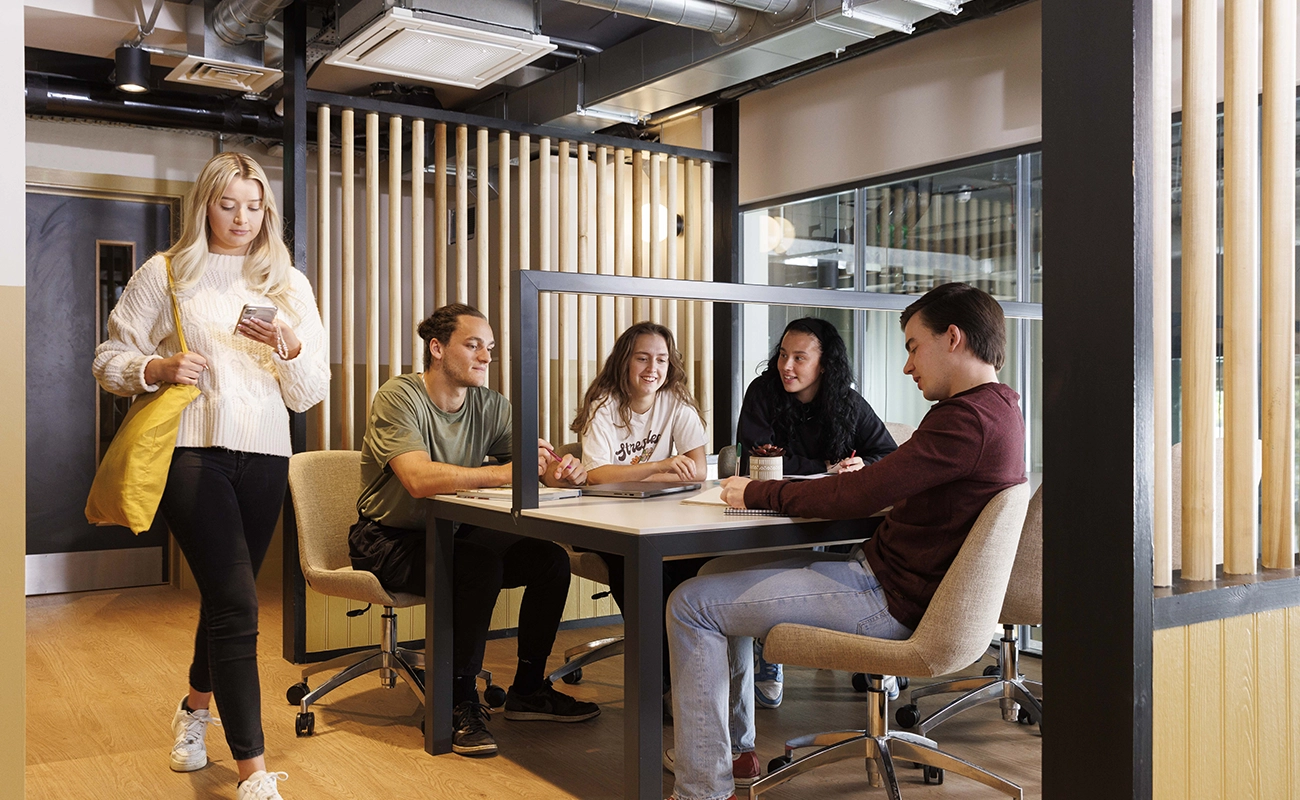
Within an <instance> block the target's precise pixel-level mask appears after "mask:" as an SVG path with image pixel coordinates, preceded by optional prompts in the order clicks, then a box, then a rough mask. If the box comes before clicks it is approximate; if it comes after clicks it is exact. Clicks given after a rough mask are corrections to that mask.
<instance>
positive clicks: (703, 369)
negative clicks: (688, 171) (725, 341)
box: [697, 161, 714, 435]
mask: <svg viewBox="0 0 1300 800" xmlns="http://www.w3.org/2000/svg"><path fill="white" fill-rule="evenodd" d="M700 198H701V201H700V222H701V225H700V264H701V265H702V266H703V268H704V274H703V275H702V276H701V277H702V278H703V279H704V280H706V281H711V280H713V279H714V275H713V165H712V164H710V163H709V162H707V161H706V162H704V163H703V164H701V165H700ZM699 305H700V320H701V323H700V375H701V376H702V380H701V382H700V393H699V394H698V395H697V397H698V398H699V401H700V408H701V409H702V410H703V411H704V427H705V429H706V431H707V432H708V433H709V435H712V434H713V432H714V427H713V303H700V304H699Z"/></svg>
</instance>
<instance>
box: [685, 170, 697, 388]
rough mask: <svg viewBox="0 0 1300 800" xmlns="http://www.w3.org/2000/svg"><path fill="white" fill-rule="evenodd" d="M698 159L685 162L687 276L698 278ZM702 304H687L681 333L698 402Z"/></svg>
mask: <svg viewBox="0 0 1300 800" xmlns="http://www.w3.org/2000/svg"><path fill="white" fill-rule="evenodd" d="M699 169H700V167H699V162H697V161H695V160H694V159H688V160H687V161H686V217H685V223H684V224H685V226H686V230H685V231H683V233H684V234H685V238H686V249H685V253H684V256H685V258H684V259H683V261H684V262H685V267H686V279H687V280H690V281H698V280H699V279H700V180H699V177H698V175H699ZM699 309H700V304H699V303H696V302H689V303H687V304H686V317H685V318H686V330H685V331H684V332H683V334H682V348H681V349H682V358H683V359H684V360H685V362H686V386H687V389H688V390H689V391H690V393H691V397H694V398H695V400H696V402H697V403H698V402H699V399H700V396H699V394H698V393H697V391H698V388H699V376H698V374H697V373H698V371H699V364H698V361H697V360H698V359H699V357H700V356H699V351H698V349H697V348H696V345H695V337H696V331H697V330H698V326H697V320H696V317H697V316H698V315H699Z"/></svg>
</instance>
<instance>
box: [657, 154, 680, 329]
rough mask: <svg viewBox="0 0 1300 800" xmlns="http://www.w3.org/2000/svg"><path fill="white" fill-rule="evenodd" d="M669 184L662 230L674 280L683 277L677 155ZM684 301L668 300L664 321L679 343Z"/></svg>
mask: <svg viewBox="0 0 1300 800" xmlns="http://www.w3.org/2000/svg"><path fill="white" fill-rule="evenodd" d="M667 167H668V185H667V195H668V197H667V198H666V199H667V201H668V202H667V203H665V204H664V205H666V206H667V207H668V214H667V220H668V229H667V230H665V231H661V233H662V234H663V235H664V242H665V247H664V275H665V276H666V277H668V278H671V279H672V280H677V279H678V278H680V277H681V272H680V270H679V269H678V264H677V190H678V184H677V157H676V156H670V157H669V158H668V163H667ZM681 306H682V303H681V302H680V301H677V300H669V301H668V309H667V320H666V321H665V322H664V324H665V325H667V326H668V330H670V331H672V332H673V336H674V337H676V338H677V339H678V345H679V346H680V344H681V335H682V332H681V329H680V328H678V327H677V324H678V323H677V320H678V310H679V309H680V308H681Z"/></svg>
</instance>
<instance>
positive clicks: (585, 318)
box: [571, 142, 595, 413]
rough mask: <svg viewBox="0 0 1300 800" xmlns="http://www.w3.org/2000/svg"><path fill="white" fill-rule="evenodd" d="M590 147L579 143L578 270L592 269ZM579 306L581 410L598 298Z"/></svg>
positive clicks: (586, 299)
mask: <svg viewBox="0 0 1300 800" xmlns="http://www.w3.org/2000/svg"><path fill="white" fill-rule="evenodd" d="M590 155H591V154H590V150H589V148H588V147H587V143H586V142H579V143H578V208H577V212H578V213H577V225H578V239H577V253H576V255H577V259H578V272H591V271H592V269H591V245H592V241H591V216H592V215H591V191H590V189H589V188H588V185H587V182H588V181H589V180H590V179H591V170H590V168H589V166H590V162H589V158H590ZM575 299H576V300H577V306H578V311H577V313H578V385H577V394H576V395H575V397H574V398H573V404H572V406H571V407H572V408H573V409H574V411H575V413H576V411H577V406H578V402H577V398H578V397H580V396H581V395H582V393H583V392H585V391H587V386H588V385H590V383H591V345H592V339H593V336H592V330H591V323H592V321H593V320H592V317H594V316H595V314H594V313H593V309H592V307H593V306H594V305H595V298H594V297H588V296H586V295H579V296H578V297H577V298H575Z"/></svg>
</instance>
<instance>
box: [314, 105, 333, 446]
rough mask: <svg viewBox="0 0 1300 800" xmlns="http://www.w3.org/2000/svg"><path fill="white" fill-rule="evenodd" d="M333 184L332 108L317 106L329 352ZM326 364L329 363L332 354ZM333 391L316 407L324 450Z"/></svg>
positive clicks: (321, 301) (320, 267)
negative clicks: (331, 165)
mask: <svg viewBox="0 0 1300 800" xmlns="http://www.w3.org/2000/svg"><path fill="white" fill-rule="evenodd" d="M331 192H333V186H332V182H331V179H330V107H329V106H327V105H321V106H317V108H316V304H317V307H318V308H319V309H320V322H321V327H322V328H323V329H324V331H325V350H326V353H327V354H328V352H329V343H330V335H331V328H330V324H331V319H330V316H331V315H330V302H331V298H330V283H331V281H332V279H333V275H332V272H333V270H332V264H333V262H332V259H331V254H330V233H331V229H332V227H333V223H334V220H333V218H332V217H331V214H330V199H331ZM325 363H326V364H329V358H328V356H327V357H326V359H325ZM330 428H331V426H330V393H329V392H326V393H325V397H324V399H322V400H321V401H320V405H319V406H317V408H316V438H317V440H318V442H319V446H320V449H321V450H328V449H330Z"/></svg>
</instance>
